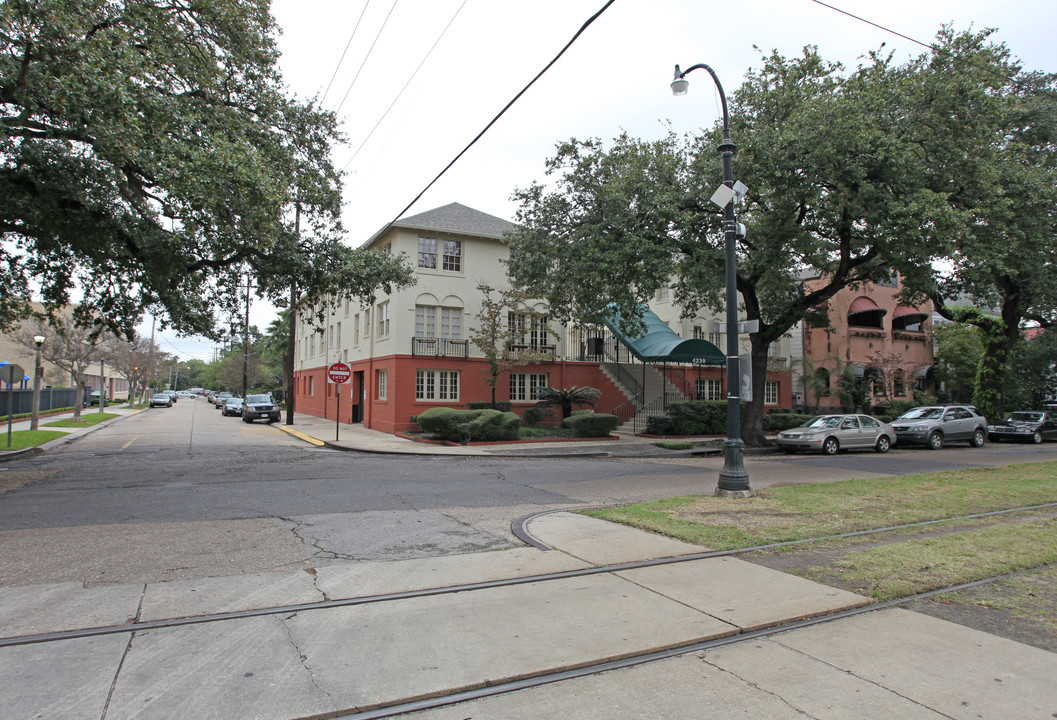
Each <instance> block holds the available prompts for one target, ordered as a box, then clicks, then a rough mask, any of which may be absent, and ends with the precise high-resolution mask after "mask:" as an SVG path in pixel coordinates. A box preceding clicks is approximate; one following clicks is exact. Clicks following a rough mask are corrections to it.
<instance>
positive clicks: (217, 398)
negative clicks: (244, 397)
mask: <svg viewBox="0 0 1057 720" xmlns="http://www.w3.org/2000/svg"><path fill="white" fill-rule="evenodd" d="M229 397H235V393H229V392H220V393H217V394H216V395H214V396H213V404H214V405H216V406H217V407H218V408H222V407H224V401H225V400H227V399H228V398H229Z"/></svg>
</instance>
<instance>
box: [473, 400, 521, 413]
mask: <svg viewBox="0 0 1057 720" xmlns="http://www.w3.org/2000/svg"><path fill="white" fill-rule="evenodd" d="M466 407H468V408H470V409H471V410H498V411H499V412H510V411H511V409H512V408H513V407H514V406H513V405H512V404H511V403H510V401H509V400H497V401H496V403H495V407H494V408H493V407H492V403H491V401H489V400H474V401H473V402H468V403H466Z"/></svg>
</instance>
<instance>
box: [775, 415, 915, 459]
mask: <svg viewBox="0 0 1057 720" xmlns="http://www.w3.org/2000/svg"><path fill="white" fill-rule="evenodd" d="M894 441H895V431H894V430H893V429H892V426H891V425H889V424H888V423H885V422H881V421H880V420H878V419H877V418H875V417H871V416H869V415H819V416H818V417H814V418H811V419H810V420H809V421H807V422H806V423H804V424H803V425H801V426H800V427H795V428H790V429H789V430H783V431H782V432H780V433H778V437H777V439H776V440H775V442H776V443H777V444H778V447H780V448H781V449H782V450H784V451H785V452H787V453H791V452H796V451H797V450H814V451H816V452H821V453H824V454H826V455H835V454H836V453H837V452H838V451H840V450H849V449H853V448H870V449H873V450H876V451H877V452H881V453H883V452H888V448H890V447H892V443H893V442H894Z"/></svg>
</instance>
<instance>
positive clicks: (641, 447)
mask: <svg viewBox="0 0 1057 720" xmlns="http://www.w3.org/2000/svg"><path fill="white" fill-rule="evenodd" d="M272 427H275V428H278V429H280V430H282V431H284V432H287V433H289V434H291V435H294V436H296V437H299V438H301V439H302V440H305V441H306V442H310V443H312V444H314V445H320V446H322V445H325V446H327V447H330V448H333V449H336V450H356V451H360V452H372V453H388V454H394V455H477V456H485V455H500V456H515V457H546V456H563V457H564V456H570V455H578V456H582V457H616V456H620V457H643V456H658V457H678V456H679V455H681V454H688V452H687V451H672V450H665V449H662V448H658V447H655V446H654V445H653V443H654V442H656V438H646V437H639V436H634V435H622V436H619V437H616V436H614V437H613V438H611V439H592V440H562V441H546V442H529V441H522V442H514V443H486V444H475V445H465V446H464V445H443V444H435V443H423V442H417V441H415V440H408V439H407V438H402V437H397V436H396V435H390V434H389V433H384V432H380V431H378V430H370V429H367V428H365V427H364V426H363V425H362V424H348V423H338V422H336V421H334V420H325V419H323V418H319V417H314V416H312V415H303V414H301V413H295V414H294V424H293V425H283V424H280V423H275V424H274V425H273V426H272ZM692 439H695V440H702V441H705V440H715V444H716V448H715V450H714V452H715V453H717V454H718V453H719V452H721V450H722V448H721V445H722V440H721V439H714V438H692ZM692 452H697V453H705V452H712V451H708V450H705V449H703V448H698V449H697V450H695V451H692Z"/></svg>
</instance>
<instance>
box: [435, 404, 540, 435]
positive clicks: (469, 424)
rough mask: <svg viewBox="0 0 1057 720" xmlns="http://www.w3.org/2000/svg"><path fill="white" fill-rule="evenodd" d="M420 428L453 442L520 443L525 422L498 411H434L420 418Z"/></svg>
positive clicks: (512, 414) (509, 413)
mask: <svg viewBox="0 0 1057 720" xmlns="http://www.w3.org/2000/svg"><path fill="white" fill-rule="evenodd" d="M418 425H419V427H421V428H422V430H423V432H427V433H430V434H432V435H434V436H436V437H437V438H440V439H441V440H447V441H449V442H458V443H465V442H495V441H497V440H517V437H518V428H519V427H521V418H519V417H518V416H517V415H515V414H514V413H512V412H500V411H498V410H491V409H489V410H456V409H454V408H446V407H436V408H430V409H429V410H426V411H425V412H423V413H421V414H420V415H418Z"/></svg>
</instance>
